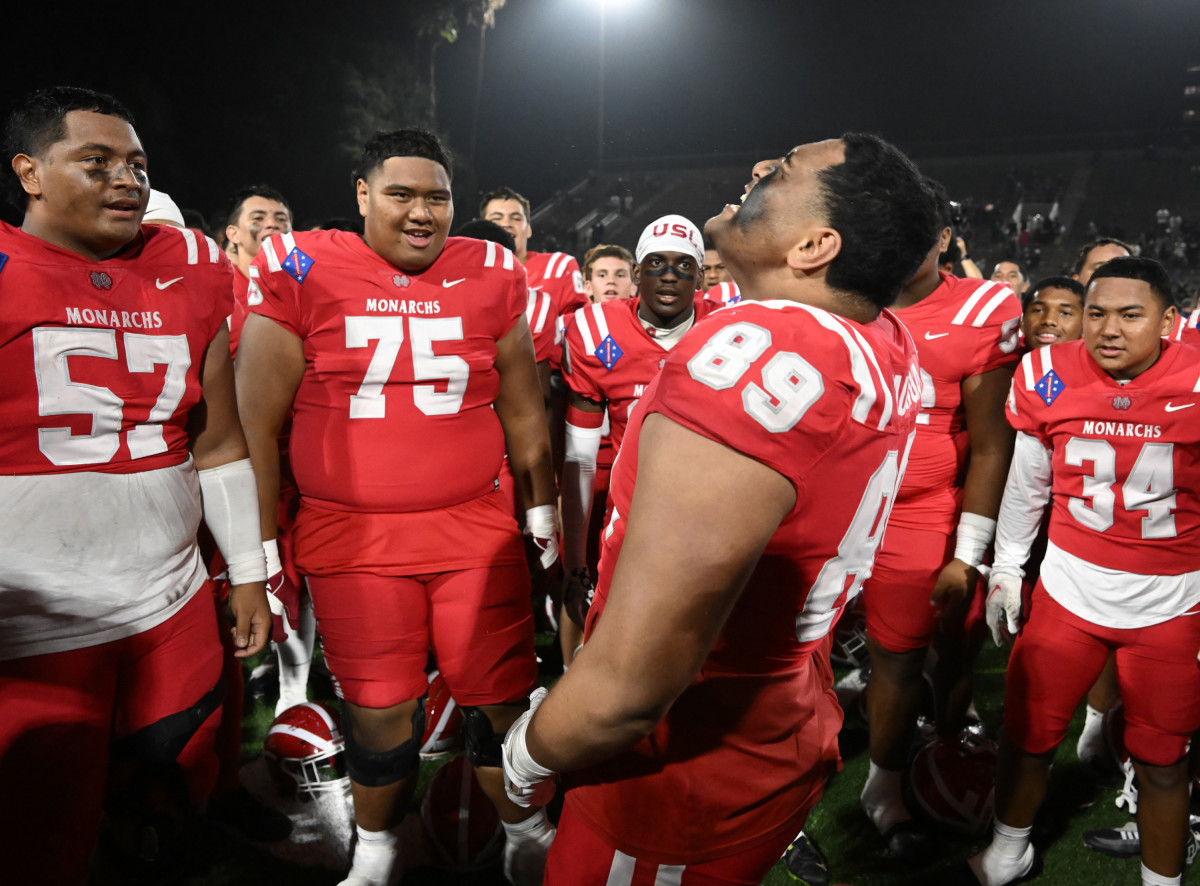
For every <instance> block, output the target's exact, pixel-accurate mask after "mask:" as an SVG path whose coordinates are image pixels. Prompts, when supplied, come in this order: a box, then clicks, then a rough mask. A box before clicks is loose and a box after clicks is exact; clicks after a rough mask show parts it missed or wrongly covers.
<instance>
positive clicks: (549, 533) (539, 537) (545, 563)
mask: <svg viewBox="0 0 1200 886" xmlns="http://www.w3.org/2000/svg"><path fill="white" fill-rule="evenodd" d="M525 534H526V535H528V536H529V537H530V539H532V540H533V543H534V544H535V545H537V548H538V550H539V551H540V552H541V553H540V555H539V556H538V560H539V561H540V562H541V564H542V569H549V568H550V567H551V566H553V565H554V563H555V561H556V560H558V514H557V513H555V510H554V505H538V506H537V507H536V508H529V509H527V510H526V511H525Z"/></svg>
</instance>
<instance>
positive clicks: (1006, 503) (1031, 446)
mask: <svg viewBox="0 0 1200 886" xmlns="http://www.w3.org/2000/svg"><path fill="white" fill-rule="evenodd" d="M1052 479H1053V472H1052V470H1051V461H1050V450H1049V449H1047V448H1046V447H1045V446H1043V445H1042V444H1041V442H1039V441H1038V439H1037V438H1036V437H1033V436H1030V435H1029V434H1026V433H1023V432H1018V433H1017V442H1016V446H1015V447H1014V449H1013V460H1012V465H1011V466H1010V467H1009V469H1008V481H1007V482H1006V483H1005V484H1004V500H1003V501H1001V502H1000V516H999V517H998V518H997V521H996V523H997V525H996V557H995V562H993V564H992V572H1006V573H1008V574H1010V575H1018V576H1023V575H1025V561H1026V560H1028V559H1029V549H1030V548H1031V547H1032V546H1033V542H1034V539H1036V538H1037V534H1038V530H1039V529H1041V526H1042V515H1043V514H1044V513H1045V511H1046V505H1047V504H1048V503H1049V501H1050V484H1051V481H1052Z"/></svg>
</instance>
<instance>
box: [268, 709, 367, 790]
mask: <svg viewBox="0 0 1200 886" xmlns="http://www.w3.org/2000/svg"><path fill="white" fill-rule="evenodd" d="M345 747H346V742H345V740H344V738H343V737H342V731H341V726H340V724H339V720H338V716H337V713H336V712H334V711H333V710H331V709H330V708H328V707H326V706H325V705H323V704H320V703H318V702H305V703H303V704H298V705H294V706H293V707H290V708H288V709H287V710H286V711H284V712H283V713H281V714H280V715H279V716H278V717H276V718H275V721H274V722H273V723H272V724H271V728H270V730H269V731H268V732H267V738H266V741H265V742H264V743H263V752H264V754H265V755H266V756H267V758H268V759H269V760H271V761H272V762H274V764H275V768H276V769H277V770H278V772H279V773H280V774H281V776H282V777H281V781H282V782H283V783H284V784H285V786H289V789H291V790H294V791H295V794H296V797H297V798H298V799H301V800H311V799H314V798H316V797H317V796H318V795H320V794H330V793H337V794H343V795H344V794H346V793H348V792H349V790H350V777H349V776H348V775H347V774H346V767H345V761H344V759H343V751H344V750H345Z"/></svg>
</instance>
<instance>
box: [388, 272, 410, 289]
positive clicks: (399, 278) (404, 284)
mask: <svg viewBox="0 0 1200 886" xmlns="http://www.w3.org/2000/svg"><path fill="white" fill-rule="evenodd" d="M411 283H412V280H410V279H408V277H406V276H405V275H404V274H397V275H396V276H395V277H393V278H392V285H393V286H399V287H400V288H401V289H407V288H408V287H409V285H410V284H411Z"/></svg>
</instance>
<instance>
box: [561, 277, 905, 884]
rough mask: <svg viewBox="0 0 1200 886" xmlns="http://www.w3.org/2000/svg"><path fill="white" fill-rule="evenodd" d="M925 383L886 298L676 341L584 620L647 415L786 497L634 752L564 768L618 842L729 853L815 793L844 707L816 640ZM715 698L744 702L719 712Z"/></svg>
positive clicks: (690, 853) (826, 625)
mask: <svg viewBox="0 0 1200 886" xmlns="http://www.w3.org/2000/svg"><path fill="white" fill-rule="evenodd" d="M920 385H921V381H920V374H919V370H918V367H917V360H916V351H915V348H914V346H913V344H912V341H911V339H910V337H909V335H908V333H907V332H906V331H905V330H904V328H903V326H902V325H901V324H900V323H899V321H898V320H897V319H896V318H895V316H894V315H892V314H891V313H890V312H886V311H885V312H884V313H883V314H882V315H881V316H880V317H879V319H878V320H876V321H875V322H874V323H871V324H867V325H860V324H857V323H853V322H851V321H849V320H847V319H845V318H843V317H839V316H837V315H834V314H831V313H828V312H826V311H823V310H820V309H818V308H813V307H810V306H806V305H800V304H796V303H794V302H785V301H764V302H743V303H741V304H739V305H736V306H732V307H729V308H726V309H725V310H722V311H719V312H717V313H714V314H712V315H711V316H709V317H708V318H706V319H705V320H704V321H703V322H702V323H700V324H698V325H697V326H696V328H695V329H693V330H692V331H690V332H689V333H688V335H687V336H685V337H684V338H683V339H682V340H681V341H680V343H679V344H678V345H677V346H676V347H675V348H674V349H673V350H672V351H671V353H670V356H668V358H667V362H666V365H665V366H664V368H663V369H662V371H661V373H660V374H659V375H658V377H657V378H656V379H655V381H654V382H653V383H652V384H651V385H650V387H649V388H648V389H647V391H646V393H645V395H644V397H643V398H642V406H641V407H639V408H638V410H637V411H636V412H635V414H634V417H633V420H632V422H631V424H630V427H629V430H628V433H627V434H626V437H625V442H624V444H623V446H622V449H621V452H620V454H619V455H618V457H617V462H616V465H615V466H614V468H613V479H612V488H611V496H612V502H613V508H614V511H613V516H612V518H611V520H610V523H609V527H608V528H607V529H606V530H605V538H604V548H603V553H602V555H601V562H600V574H599V581H598V583H597V591H596V598H595V603H594V604H593V607H592V609H591V612H590V613H589V616H588V630H589V631H590V630H592V629H594V628H595V626H596V624H597V623H598V622H602V621H603V619H604V606H605V601H606V599H607V596H608V592H609V588H610V586H611V583H612V579H613V573H614V568H615V566H616V561H617V559H618V557H619V555H620V550H621V546H622V543H623V541H624V537H625V531H626V523H625V516H624V515H626V514H627V513H628V510H629V507H630V504H631V502H632V501H633V497H634V485H635V483H636V474H637V467H638V458H639V454H638V446H639V434H640V430H641V427H642V424H643V422H644V421H645V420H646V417H647V416H648V415H650V414H653V413H660V414H661V415H663V416H665V417H666V418H668V419H670V420H672V421H674V422H676V423H678V424H680V425H681V426H683V427H685V428H687V429H689V430H691V431H693V432H695V433H697V434H700V435H703V436H705V437H708V438H709V439H711V440H713V441H715V442H717V443H719V444H721V445H724V446H727V447H729V448H731V449H734V450H736V451H738V452H740V453H742V454H744V455H745V456H747V457H749V458H752V459H754V460H756V461H759V462H761V463H762V464H764V465H766V466H767V467H769V468H771V469H772V470H774V471H776V472H778V473H779V474H781V475H783V476H784V477H786V478H787V479H788V480H789V481H790V482H791V484H792V485H793V487H794V488H795V490H796V504H795V506H794V508H793V509H792V511H791V512H790V513H788V514H787V515H786V516H785V518H784V519H783V521H782V523H781V524H780V526H779V528H778V529H777V530H776V532H775V534H774V535H773V536H772V538H771V539H770V541H769V542H768V544H767V547H766V549H765V551H764V553H763V555H762V557H761V559H760V560H759V562H758V564H757V565H756V567H755V569H754V572H753V574H752V575H751V576H750V579H749V581H748V583H747V585H746V587H745V589H744V590H743V591H742V593H741V596H740V597H739V599H738V602H737V604H736V605H735V606H734V609H733V611H732V613H731V614H730V616H729V618H728V620H727V621H726V623H725V625H724V627H723V628H722V631H721V633H720V635H719V636H718V638H717V641H716V643H715V645H714V646H713V648H712V650H711V651H710V652H709V655H708V657H707V660H706V661H705V663H704V665H703V667H702V669H701V675H700V677H698V678H697V680H696V681H695V682H694V683H693V685H692V686H691V687H689V688H688V689H687V690H685V692H684V693H683V695H682V696H681V697H680V699H679V700H678V701H677V702H676V703H675V705H674V707H673V708H672V710H671V711H670V713H668V715H667V717H666V719H665V720H664V721H663V722H662V723H660V724H659V726H658V727H657V728H656V730H655V731H654V733H652V734H651V735H650V736H649V737H648V738H646V739H644V740H643V741H641V742H639V743H638V744H637V745H635V746H634V748H632V749H631V750H630V751H628V752H626V753H623V754H621V755H618V756H617V757H615V758H613V759H612V760H610V761H608V762H605V763H603V764H600V765H597V766H594V767H591V768H590V769H586V770H583V771H582V772H580V773H578V774H577V775H573V776H572V782H573V784H574V785H575V787H573V789H572V791H571V792H570V793H569V794H568V802H569V803H572V804H573V805H574V806H575V808H576V809H577V810H578V812H579V814H581V815H583V816H584V817H585V818H586V819H587V820H588V821H589V822H590V824H591V825H592V826H593V827H594V828H595V829H596V830H598V831H599V832H601V833H603V834H605V835H606V836H607V837H608V838H609V839H610V840H611V841H612V842H613V845H615V846H616V847H617V848H618V849H620V850H621V851H623V852H626V853H629V854H632V855H634V856H636V857H638V858H647V859H652V860H656V861H658V862H660V863H664V864H677V863H683V862H699V861H704V860H707V859H710V858H716V857H720V856H722V855H728V854H731V853H732V852H734V851H738V849H739V848H743V847H747V846H750V845H754V844H756V843H757V841H760V840H763V839H767V838H769V837H771V836H772V835H774V836H778V834H777V833H775V832H776V831H781V830H783V829H786V828H787V827H788V826H789V824H788V823H789V820H790V819H791V818H792V816H793V814H794V813H795V810H797V809H799V808H801V807H802V806H804V805H805V804H806V803H810V802H811V801H812V800H813V798H814V797H815V796H816V795H817V794H818V793H819V791H820V788H821V784H822V783H823V780H824V778H825V777H826V776H827V774H828V772H829V770H828V769H827V766H828V765H830V764H831V761H836V759H837V737H836V736H837V731H838V728H839V727H840V725H841V715H840V712H839V711H838V709H837V705H836V701H835V700H834V699H833V696H832V692H831V686H832V673H831V671H830V670H829V665H828V658H827V656H826V655H825V654H824V652H823V651H818V650H822V644H823V642H824V641H825V638H826V636H827V634H828V632H829V629H830V627H831V626H832V624H833V623H834V621H835V620H836V617H837V615H838V613H839V612H840V611H841V609H842V608H843V606H844V605H845V603H846V602H847V601H848V600H849V599H850V598H852V597H853V596H854V595H855V594H857V593H858V590H859V588H860V586H861V583H862V581H863V580H864V579H865V578H866V577H867V576H869V575H870V571H871V565H872V562H873V560H874V556H875V551H876V548H877V547H878V545H879V542H880V541H881V539H882V537H883V533H884V527H885V525H886V520H887V516H888V512H889V510H890V509H891V505H892V502H893V501H894V499H895V495H896V490H897V487H898V485H899V482H900V478H901V476H902V474H903V470H904V462H905V458H906V456H907V452H908V447H909V446H910V445H911V441H912V438H913V433H914V422H915V420H916V413H917V409H918V406H919V399H920V390H921V387H920ZM706 516H707V517H711V519H720V515H719V514H713V515H706ZM663 556H668V557H669V556H671V552H669V551H664V552H663ZM814 652H815V653H816V654H814ZM714 703H715V704H717V705H721V704H731V705H733V708H734V709H735V710H736V716H732V717H726V716H722V715H714V709H713V707H712V705H713V704H714ZM572 798H574V799H572ZM666 808H671V809H677V810H688V813H687V814H683V815H678V816H676V815H670V816H666V815H663V814H662V810H663V809H666Z"/></svg>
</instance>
